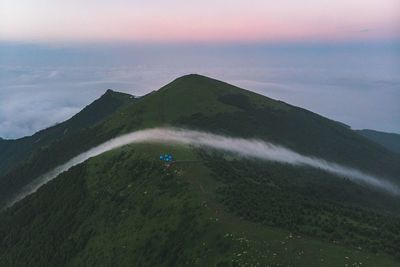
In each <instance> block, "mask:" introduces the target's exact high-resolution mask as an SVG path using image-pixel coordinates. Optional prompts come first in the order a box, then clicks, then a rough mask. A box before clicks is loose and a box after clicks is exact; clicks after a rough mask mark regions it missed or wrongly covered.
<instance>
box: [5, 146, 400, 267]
mask: <svg viewBox="0 0 400 267" xmlns="http://www.w3.org/2000/svg"><path fill="white" fill-rule="evenodd" d="M166 151H168V152H171V153H173V155H174V156H175V157H176V159H177V160H178V162H177V163H175V164H174V165H172V166H171V167H167V166H165V165H164V164H163V163H161V162H160V161H159V160H158V155H159V153H160V152H166ZM237 163H238V162H237V161H236V159H235V158H232V157H226V156H223V157H221V155H219V154H214V153H204V152H201V153H198V152H196V151H193V150H191V149H188V148H187V147H183V146H166V145H162V146H161V145H135V146H127V147H124V148H122V149H118V150H115V151H111V152H108V153H106V154H104V155H101V156H98V157H95V158H93V159H91V160H89V161H88V162H86V163H84V164H81V165H79V166H76V167H74V168H73V169H71V170H70V171H68V172H66V173H64V174H62V175H60V177H58V178H57V179H55V180H53V181H52V182H50V183H49V184H47V185H46V186H44V187H42V188H41V189H40V190H39V191H38V192H37V193H36V194H34V195H31V196H29V197H28V198H26V199H25V200H23V201H21V202H19V203H17V204H16V205H15V206H14V207H13V208H11V209H9V210H7V211H6V212H5V213H3V214H2V216H1V217H0V265H1V266H64V265H66V266H112V265H114V266H132V265H134V266H267V265H273V266H276V265H281V266H282V265H283V266H289V265H291V266H346V264H347V265H348V266H398V264H399V262H398V261H397V260H395V258H394V257H393V256H390V255H388V254H387V253H390V254H392V255H395V251H394V252H393V251H392V250H391V247H392V246H395V245H396V243H394V242H395V241H393V240H397V241H396V242H398V241H399V227H397V228H396V226H397V225H395V224H393V225H392V226H393V227H394V228H395V229H392V230H390V231H385V232H382V237H380V236H379V235H378V234H377V235H374V233H379V232H381V231H380V229H374V227H376V225H378V224H380V223H381V221H382V220H385V223H387V228H388V229H390V226H391V224H390V223H391V220H392V218H391V217H382V216H381V217H380V216H374V213H371V212H369V211H367V210H359V211H358V212H352V213H351V214H347V213H346V209H343V211H344V212H342V213H339V214H340V216H339V217H338V220H339V221H343V220H344V221H345V222H346V223H347V224H348V227H347V228H346V226H345V225H346V223H345V224H344V225H340V224H338V226H336V227H337V229H336V228H335V226H332V225H331V224H330V223H329V221H330V220H331V216H333V215H334V214H337V212H335V210H334V209H335V207H336V208H337V207H339V206H337V204H334V203H330V202H326V201H324V200H323V199H322V198H317V199H315V200H314V201H308V202H307V203H308V204H307V205H303V202H300V203H301V205H300V206H301V208H299V205H297V206H296V205H294V202H297V201H298V199H293V198H292V199H291V198H288V199H287V200H286V201H285V200H282V201H278V200H280V199H279V196H281V197H282V196H283V195H282V194H283V193H282V192H286V194H287V195H286V197H287V196H289V193H290V192H288V191H287V190H286V189H285V186H287V185H288V184H286V185H285V183H278V181H279V179H276V178H274V176H275V175H277V174H279V172H275V171H274V169H271V168H268V169H269V170H270V175H265V173H264V174H263V175H261V174H262V173H263V171H264V170H263V169H262V168H261V167H260V166H258V165H257V163H256V162H254V163H251V162H247V163H246V164H256V165H254V166H252V167H249V168H251V169H253V171H252V172H247V171H245V172H241V171H240V169H241V168H240V166H238V168H237V169H236V168H234V167H232V166H229V165H230V164H232V165H233V166H236V165H237ZM227 171H228V172H229V178H228V176H227V174H226V172H227ZM224 173H225V174H224ZM260 175H261V176H260ZM286 175H288V176H290V178H295V177H293V173H292V174H291V173H290V172H289V173H288V174H286ZM260 183H261V184H263V186H262V187H261V186H260ZM237 186H239V187H241V188H243V191H242V193H240V192H239V193H238V195H237V197H234V198H233V199H232V195H230V194H229V190H235V188H237ZM271 186H272V187H273V188H274V189H273V191H275V192H276V194H275V195H274V196H273V197H271V198H269V201H276V203H275V204H274V207H275V209H274V210H273V211H272V212H268V210H269V209H270V208H271V207H269V208H268V206H265V205H264V203H263V202H262V201H260V200H263V198H264V199H265V198H268V197H267V196H266V195H264V194H265V193H266V192H267V191H265V192H258V190H263V189H266V190H267V189H268V188H271ZM280 191H282V192H281V195H279V192H280ZM260 193H261V194H260ZM269 193H272V191H270V192H269ZM293 194H294V196H297V193H296V191H294V192H293ZM235 195H236V193H235ZM319 202H321V203H325V204H326V205H328V206H327V207H326V208H324V212H321V213H320V217H321V218H320V217H318V216H316V217H315V222H316V223H315V224H312V223H310V225H312V226H313V227H314V228H315V229H316V233H314V234H309V235H306V236H305V235H304V234H303V232H304V230H306V228H304V227H303V226H302V224H301V223H297V224H296V225H298V226H299V228H298V229H295V228H292V227H291V226H290V225H288V224H282V225H280V226H279V228H277V225H274V224H273V223H271V220H270V219H275V221H276V222H278V221H279V220H285V218H287V216H286V215H289V214H286V213H285V207H286V206H288V205H289V206H293V207H295V208H296V209H297V211H295V212H292V214H300V213H301V211H304V213H305V214H309V215H310V216H313V214H312V213H310V212H311V211H312V210H313V208H312V205H311V204H312V203H314V204H318V203H319ZM308 205H311V206H310V207H308ZM332 209H333V210H332ZM266 214H269V215H270V216H271V217H270V219H268V220H265V219H264V220H260V219H259V218H261V217H263V216H265V215H266ZM370 217H371V218H370ZM365 218H367V220H366V219H365ZM397 221H398V220H397ZM317 222H319V223H320V225H319V224H318V223H317ZM318 225H319V226H318ZM333 225H334V224H333ZM351 225H353V227H356V226H357V227H358V228H359V229H364V230H363V231H366V232H363V231H357V230H356V229H355V230H351V229H353V228H352V227H351ZM329 227H334V228H335V229H333V230H332V229H329ZM368 230H369V232H368ZM340 231H348V232H347V234H346V235H345V236H343V237H337V236H335V235H333V233H336V232H337V233H338V234H340ZM324 235H326V236H324ZM392 235H393V237H394V238H392ZM307 236H313V237H307ZM387 237H389V238H387ZM385 238H386V239H388V240H385ZM365 239H367V240H369V241H370V243H365Z"/></svg>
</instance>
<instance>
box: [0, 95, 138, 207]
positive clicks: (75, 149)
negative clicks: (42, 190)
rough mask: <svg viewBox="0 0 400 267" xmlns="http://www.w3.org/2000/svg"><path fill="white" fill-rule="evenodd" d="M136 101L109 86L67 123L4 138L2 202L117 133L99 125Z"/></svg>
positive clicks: (0, 174) (0, 167)
mask: <svg viewBox="0 0 400 267" xmlns="http://www.w3.org/2000/svg"><path fill="white" fill-rule="evenodd" d="M135 102H136V99H134V98H133V97H132V96H130V95H128V94H123V93H117V92H113V91H111V90H109V91H107V92H106V93H105V94H104V95H103V96H102V97H100V98H99V99H97V100H96V101H94V102H93V103H92V104H90V105H88V106H87V107H85V108H84V109H83V110H82V111H81V112H79V113H78V114H76V115H75V116H73V117H72V118H71V119H69V120H67V121H65V122H63V123H60V124H58V125H56V126H53V127H50V128H48V129H45V130H42V131H40V132H38V133H36V134H34V135H33V136H30V137H25V138H22V139H17V140H3V141H2V142H0V206H1V203H2V202H4V201H5V200H6V199H7V198H8V197H10V196H12V195H13V193H15V192H16V191H18V189H20V188H22V187H23V186H24V185H26V184H27V183H29V182H30V181H31V180H32V179H34V178H35V177H37V176H39V175H41V174H43V173H45V172H47V171H49V170H50V169H51V168H54V167H55V166H57V165H59V164H61V163H62V162H65V161H67V160H68V159H70V158H72V157H74V156H75V155H77V154H79V153H81V152H83V151H85V150H87V149H89V148H91V147H92V146H94V145H97V144H98V143H100V142H104V141H106V140H108V139H109V138H112V137H114V136H115V134H116V133H115V131H114V132H111V133H106V132H104V131H99V125H100V124H101V123H102V122H103V121H104V120H106V119H107V118H108V117H109V116H110V115H111V114H114V113H116V112H118V110H119V109H121V108H122V107H124V106H126V105H129V104H134V103H135Z"/></svg>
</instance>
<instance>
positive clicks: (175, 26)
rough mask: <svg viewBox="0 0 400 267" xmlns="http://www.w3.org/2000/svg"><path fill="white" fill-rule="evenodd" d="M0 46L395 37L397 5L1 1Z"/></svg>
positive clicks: (330, 0)
mask: <svg viewBox="0 0 400 267" xmlns="http://www.w3.org/2000/svg"><path fill="white" fill-rule="evenodd" d="M0 18H1V19H0V40H3V41H4V40H9V41H10V40H12V41H34V42H65V41H72V42H84V41H102V42H104V41H111V42H112V41H136V42H193V41H202V42H226V41H234V42H265V41H269V42H271V41H321V40H325V41H326V40H330V41H344V40H345V41H346V40H347V41H348V40H382V39H386V40H387V39H390V40H391V39H398V38H399V37H400V33H399V25H400V20H399V18H400V1H399V0H296V1H293V0H280V1H267V0H251V1H249V0H246V1H245V0H229V1H226V0H224V1H223V0H202V1H187V0H169V1H165V0H150V1H142V0H140V1H139V0H113V1H109V0H85V1H82V0H0Z"/></svg>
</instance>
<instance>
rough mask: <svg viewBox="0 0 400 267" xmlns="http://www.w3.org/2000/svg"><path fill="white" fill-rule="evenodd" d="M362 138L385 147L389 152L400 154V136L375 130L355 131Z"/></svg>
mask: <svg viewBox="0 0 400 267" xmlns="http://www.w3.org/2000/svg"><path fill="white" fill-rule="evenodd" d="M355 131H356V132H357V133H359V134H361V135H362V136H364V137H366V138H368V139H370V140H371V141H374V142H375V143H378V144H380V145H382V146H383V147H385V148H386V149H387V150H390V151H393V152H395V153H398V154H400V134H395V133H385V132H379V131H374V130H367V129H366V130H355Z"/></svg>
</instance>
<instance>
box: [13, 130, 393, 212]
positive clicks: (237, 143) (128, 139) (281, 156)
mask: <svg viewBox="0 0 400 267" xmlns="http://www.w3.org/2000/svg"><path fill="white" fill-rule="evenodd" d="M134 143H169V144H171V143H173V144H184V145H192V146H196V147H207V148H213V149H218V150H222V151H227V152H231V153H235V154H237V155H238V156H242V157H250V158H258V159H262V160H268V161H276V162H281V163H287V164H292V165H297V166H309V167H313V168H317V169H321V170H324V171H326V172H330V173H333V174H335V175H338V176H341V177H346V178H348V179H350V180H351V181H353V182H356V183H361V184H364V185H369V186H371V187H375V188H378V189H381V190H384V191H386V192H388V193H390V194H393V195H400V188H399V187H398V186H397V185H395V184H393V183H391V182H389V181H387V180H385V179H383V178H380V177H376V176H374V175H371V174H367V173H364V172H362V171H360V170H357V169H354V168H350V167H347V166H343V165H339V164H337V163H333V162H329V161H326V160H323V159H320V158H315V157H309V156H304V155H301V154H299V153H297V152H295V151H292V150H290V149H287V148H285V147H282V146H279V145H274V144H272V143H269V142H265V141H262V140H255V139H243V138H232V137H227V136H222V135H216V134H211V133H206V132H199V131H192V130H185V129H177V128H154V129H147V130H140V131H136V132H133V133H130V134H126V135H122V136H120V137H117V138H114V139H111V140H110V141H107V142H105V143H103V144H101V145H99V146H97V147H94V148H92V149H90V150H88V151H86V152H84V153H82V154H80V155H78V156H76V157H75V158H73V159H71V160H70V161H68V162H66V163H65V164H63V165H61V166H58V167H57V168H55V169H54V170H52V171H50V172H49V173H47V174H45V175H43V176H41V177H39V178H37V179H36V180H34V181H33V182H32V183H31V184H29V185H27V186H26V187H25V188H24V189H23V190H22V191H21V193H20V194H18V196H17V197H16V198H15V199H13V200H12V201H11V202H10V203H9V205H8V206H11V205H13V204H14V203H15V202H17V201H19V200H21V199H23V198H24V197H26V196H27V195H29V194H32V193H34V192H36V190H37V189H38V188H39V187H41V186H42V185H44V184H45V183H47V182H48V181H50V180H52V179H54V178H56V177H57V176H58V175H59V174H60V173H62V172H64V171H67V170H68V169H69V168H71V167H73V166H75V165H77V164H80V163H82V162H84V161H86V160H87V159H89V158H91V157H95V156H98V155H100V154H102V153H104V152H107V151H110V150H113V149H116V148H119V147H122V146H124V145H128V144H134Z"/></svg>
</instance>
